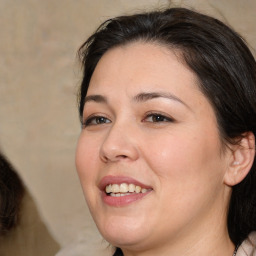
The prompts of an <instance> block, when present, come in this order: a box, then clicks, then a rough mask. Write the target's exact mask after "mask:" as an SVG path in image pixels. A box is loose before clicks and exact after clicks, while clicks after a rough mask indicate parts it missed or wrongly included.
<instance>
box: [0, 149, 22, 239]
mask: <svg viewBox="0 0 256 256" xmlns="http://www.w3.org/2000/svg"><path fill="white" fill-rule="evenodd" d="M23 194H24V187H23V184H22V182H21V180H20V178H19V176H18V174H17V173H16V171H15V170H14V168H13V167H12V165H11V164H10V163H9V161H8V160H7V159H6V157H5V156H4V155H2V154H1V153H0V236H1V235H5V234H6V233H7V232H8V231H9V230H11V229H12V228H13V227H15V226H16V224H17V223H18V220H19V209H20V204H21V199H22V197H23Z"/></svg>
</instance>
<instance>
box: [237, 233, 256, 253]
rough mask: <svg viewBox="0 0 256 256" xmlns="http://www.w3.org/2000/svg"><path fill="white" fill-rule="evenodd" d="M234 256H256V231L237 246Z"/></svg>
mask: <svg viewBox="0 0 256 256" xmlns="http://www.w3.org/2000/svg"><path fill="white" fill-rule="evenodd" d="M236 256H256V231H254V232H252V233H250V235H249V236H248V238H247V239H245V240H244V241H243V243H242V244H241V245H240V246H239V248H238V250H237V254H236Z"/></svg>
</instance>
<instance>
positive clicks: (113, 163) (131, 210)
mask: <svg viewBox="0 0 256 256" xmlns="http://www.w3.org/2000/svg"><path fill="white" fill-rule="evenodd" d="M83 123H84V125H83V129H82V132H81V135H80V138H79V141H78V145H77V153H76V165H77V170H78V174H79V177H80V180H81V184H82V187H83V190H84V194H85V197H86V201H87V203H88V206H89V208H90V211H91V214H92V216H93V218H94V220H95V222H96V224H97V226H98V228H99V230H100V232H101V233H102V235H103V236H104V238H105V239H106V240H107V241H109V242H110V243H112V244H113V245H115V246H119V247H121V248H122V249H123V250H132V249H134V250H143V249H145V250H146V249H148V248H154V247H157V246H159V247H160V246H161V247H163V246H165V245H167V244H169V245H170V244H172V242H174V241H176V244H177V241H179V242H181V241H182V239H183V240H184V239H185V237H188V236H190V235H192V234H194V235H196V236H197V239H198V237H199V236H200V232H202V233H203V232H204V235H205V232H210V228H211V227H212V226H213V227H214V228H216V226H218V225H220V223H222V221H224V222H225V220H224V219H225V217H226V216H225V213H226V206H227V198H228V192H227V189H226V186H225V185H224V183H223V177H224V174H225V171H226V169H227V165H228V164H227V162H228V156H227V153H225V154H224V151H223V148H222V147H223V146H222V143H221V141H220V138H219V133H218V129H217V123H216V117H215V114H214V111H213V108H212V107H211V105H210V103H209V102H208V100H207V99H206V97H205V96H204V95H203V94H202V93H201V92H200V90H199V88H198V86H197V80H196V76H195V75H194V74H193V73H192V72H191V71H190V70H189V69H188V68H187V67H186V66H185V65H184V64H183V63H182V62H181V61H180V59H179V57H178V54H177V53H176V54H175V52H173V51H171V50H169V49H167V48H166V47H164V46H160V45H156V44H150V43H139V42H137V43H131V44H128V45H126V46H122V47H117V48H114V49H111V50H109V51H108V52H107V53H105V55H104V56H103V57H102V58H101V60H100V61H99V63H98V65H97V67H96V69H95V71H94V73H93V76H92V79H91V81H90V85H89V89H88V93H87V97H86V103H85V106H84V112H83ZM109 185H111V186H109ZM134 190H135V191H134ZM106 191H107V192H106ZM190 237H192V236H190ZM179 242H178V243H179Z"/></svg>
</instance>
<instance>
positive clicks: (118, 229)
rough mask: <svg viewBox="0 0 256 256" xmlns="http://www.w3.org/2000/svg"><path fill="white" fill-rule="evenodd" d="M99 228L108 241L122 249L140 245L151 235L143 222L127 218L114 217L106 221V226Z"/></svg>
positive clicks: (99, 226)
mask: <svg viewBox="0 0 256 256" xmlns="http://www.w3.org/2000/svg"><path fill="white" fill-rule="evenodd" d="M139 219H140V218H139ZM97 226H98V229H99V231H100V233H101V234H102V236H103V237H104V239H105V240H106V241H108V242H109V243H110V244H112V245H113V246H116V247H121V248H123V247H130V246H131V247H132V246H136V244H140V243H141V241H145V239H147V237H148V234H149V233H150V232H149V229H148V228H145V227H147V225H146V224H145V223H143V221H142V222H141V221H138V218H134V217H133V218H131V217H127V216H114V217H111V218H109V219H108V220H105V222H104V225H97Z"/></svg>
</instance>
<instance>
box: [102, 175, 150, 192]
mask: <svg viewBox="0 0 256 256" xmlns="http://www.w3.org/2000/svg"><path fill="white" fill-rule="evenodd" d="M122 183H127V184H134V185H137V186H140V187H141V188H146V189H152V188H151V187H150V186H148V185H146V184H143V183H141V182H139V181H138V180H135V179H134V178H131V177H127V176H112V175H108V176H105V177H103V178H102V179H101V180H100V183H99V188H100V190H103V191H104V190H105V188H106V186H107V185H109V184H122Z"/></svg>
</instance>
